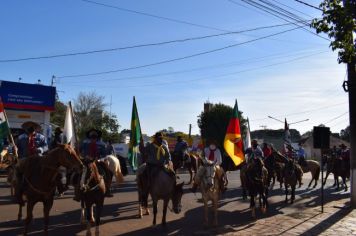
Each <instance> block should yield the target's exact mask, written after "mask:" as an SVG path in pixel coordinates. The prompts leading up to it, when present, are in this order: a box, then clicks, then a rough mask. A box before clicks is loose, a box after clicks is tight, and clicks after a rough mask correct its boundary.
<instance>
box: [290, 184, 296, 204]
mask: <svg viewBox="0 0 356 236" xmlns="http://www.w3.org/2000/svg"><path fill="white" fill-rule="evenodd" d="M291 188H292V193H291V199H290V203H291V204H292V203H293V202H294V199H295V185H294V186H291Z"/></svg>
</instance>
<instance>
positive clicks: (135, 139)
mask: <svg viewBox="0 0 356 236" xmlns="http://www.w3.org/2000/svg"><path fill="white" fill-rule="evenodd" d="M141 139H142V134H141V126H140V120H139V118H138V112H137V107H136V100H135V97H133V105H132V116H131V135H130V144H129V153H128V159H129V163H130V165H131V167H132V169H133V170H137V167H138V161H137V156H138V153H139V146H140V142H141Z"/></svg>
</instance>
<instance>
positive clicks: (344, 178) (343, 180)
mask: <svg viewBox="0 0 356 236" xmlns="http://www.w3.org/2000/svg"><path fill="white" fill-rule="evenodd" d="M342 182H344V185H345V192H347V185H346V176H343V177H342Z"/></svg>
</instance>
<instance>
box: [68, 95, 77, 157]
mask: <svg viewBox="0 0 356 236" xmlns="http://www.w3.org/2000/svg"><path fill="white" fill-rule="evenodd" d="M68 105H69V110H70V115H71V118H72V125H73V133H74V134H73V137H74V141H75V146H74V149H75V150H76V151H77V153H78V154H79V146H78V137H77V132H76V130H77V129H76V127H75V122H74V113H73V108H72V102H71V101H69V103H68Z"/></svg>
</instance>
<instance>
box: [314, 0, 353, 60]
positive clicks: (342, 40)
mask: <svg viewBox="0 0 356 236" xmlns="http://www.w3.org/2000/svg"><path fill="white" fill-rule="evenodd" d="M342 2H343V1H342V0H324V1H323V2H322V3H321V4H320V8H321V9H322V10H323V17H322V18H321V19H314V20H313V22H312V24H311V26H312V27H313V28H315V29H316V32H317V33H321V32H324V33H327V34H328V36H329V38H331V39H333V40H332V41H331V43H330V47H331V48H332V50H333V51H334V50H339V52H338V54H339V58H338V61H339V63H351V62H354V60H355V58H356V56H355V55H356V53H355V46H354V45H355V42H356V40H355V42H353V39H352V32H355V30H356V23H355V16H356V1H354V0H345V1H344V2H345V6H344V5H343V4H342Z"/></svg>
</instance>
